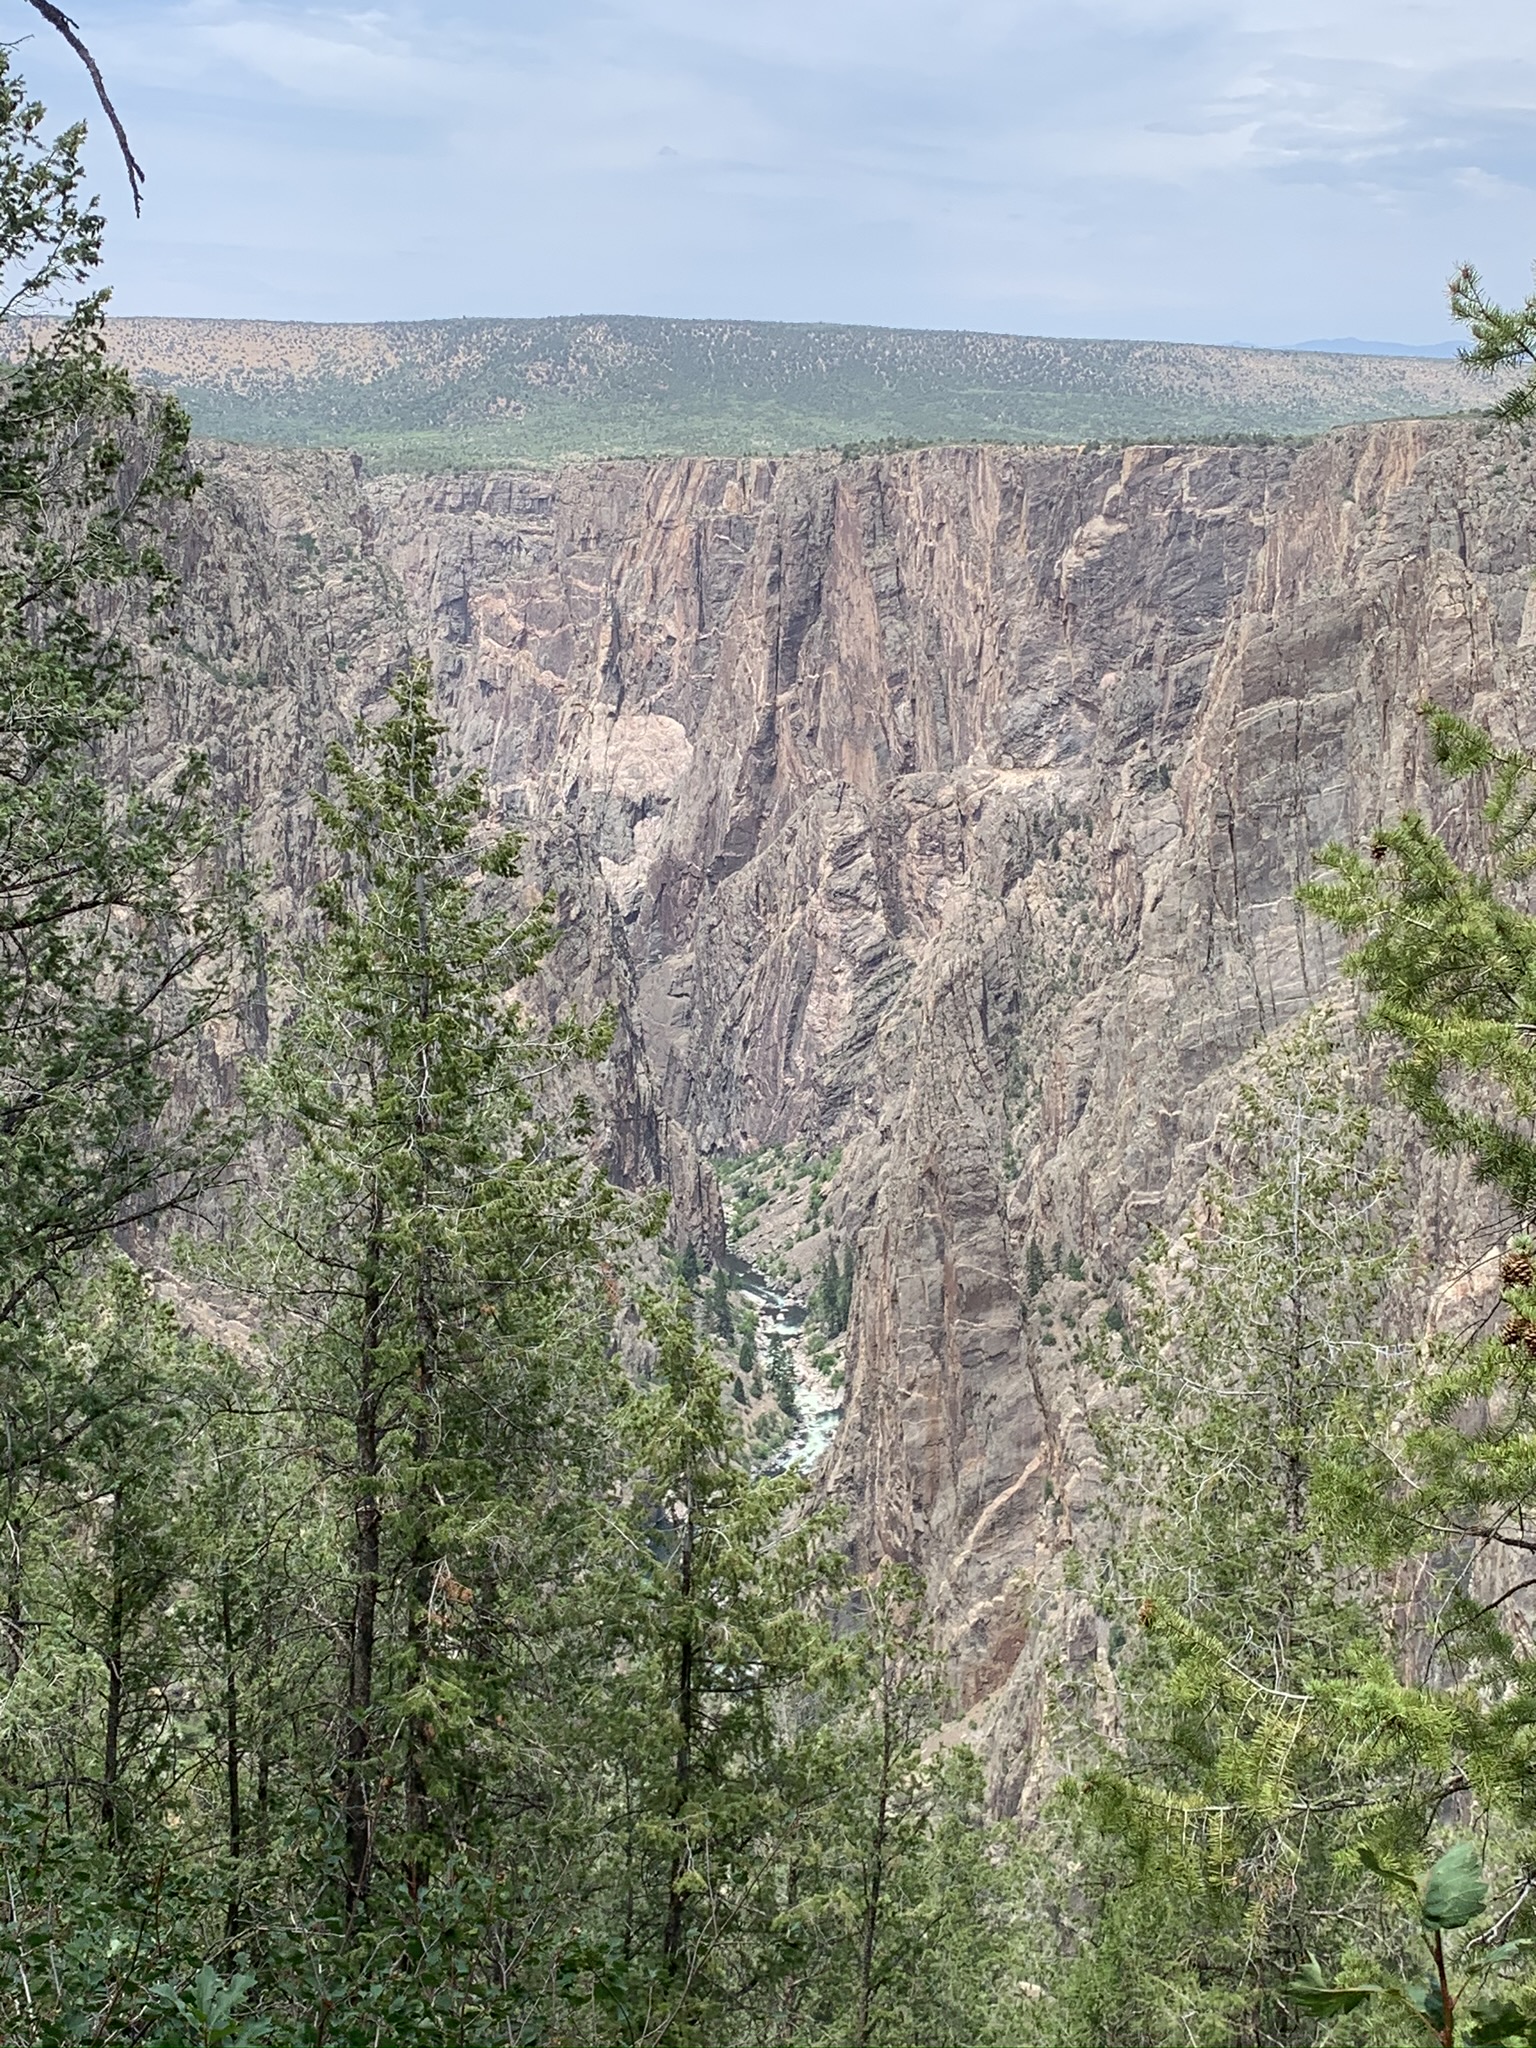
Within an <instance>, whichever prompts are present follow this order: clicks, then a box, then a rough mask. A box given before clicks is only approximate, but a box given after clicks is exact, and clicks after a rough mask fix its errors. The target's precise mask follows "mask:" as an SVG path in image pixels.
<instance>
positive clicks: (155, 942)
mask: <svg viewBox="0 0 1536 2048" xmlns="http://www.w3.org/2000/svg"><path fill="white" fill-rule="evenodd" d="M43 120H44V115H43V110H42V108H41V107H39V106H37V105H36V104H35V103H32V102H29V101H28V100H27V99H26V97H25V93H24V90H23V88H22V85H21V83H20V81H19V80H18V79H17V78H16V77H15V75H14V73H13V72H12V70H11V68H10V61H9V57H8V56H7V55H6V54H5V53H3V52H0V309H3V311H4V312H5V313H6V314H8V315H11V316H17V317H19V316H22V315H26V314H29V313H36V312H39V311H43V310H48V311H52V310H53V309H54V308H56V306H57V301H58V297H59V295H60V294H61V293H65V292H68V291H69V290H70V289H71V288H72V287H74V286H78V285H79V284H81V283H82V282H83V281H84V280H85V279H87V278H88V277H89V276H90V274H91V272H92V271H93V270H94V269H95V267H96V265H97V262H98V260H99V257H100V249H101V237H102V231H103V222H102V220H101V217H100V215H99V214H98V213H97V212H96V211H95V208H94V205H93V204H91V203H89V202H87V201H86V200H84V199H83V198H82V196H81V179H82V176H83V173H82V169H81V164H80V149H81V145H82V142H83V139H84V131H83V130H82V129H80V128H72V129H69V130H68V131H66V133H65V134H63V135H61V136H59V137H58V138H57V139H56V140H54V141H52V142H48V141H46V140H45V139H44V136H43V127H42V124H43ZM103 305H104V294H99V293H98V294H96V295H94V296H90V297H86V298H84V299H82V300H81V301H80V302H79V303H78V304H76V305H75V306H74V307H73V308H72V309H70V310H68V311H66V312H65V313H63V314H62V316H59V317H56V318H54V319H53V320H51V321H50V322H48V323H47V324H45V325H40V326H38V327H35V328H32V329H30V330H28V338H27V341H26V345H25V346H24V347H23V348H22V349H21V350H20V352H19V353H12V354H11V355H10V357H9V360H8V361H6V362H5V364H4V365H3V366H0V1352H3V1351H4V1348H5V1346H6V1345H7V1344H8V1343H9V1342H10V1341H11V1340H12V1338H13V1335H14V1332H15V1330H16V1326H17V1325H18V1322H20V1321H24V1320H25V1318H26V1315H27V1313H28V1310H29V1307H30V1306H31V1305H32V1304H33V1303H34V1302H35V1301H36V1300H37V1298H38V1296H39V1293H40V1291H46V1290H47V1289H49V1288H51V1287H53V1286H54V1285H55V1284H56V1283H57V1282H58V1281H59V1279H60V1277H61V1276H62V1275H63V1274H65V1273H66V1272H67V1271H68V1270H69V1268H70V1266H71V1263H72V1262H73V1261H74V1260H75V1259H76V1258H77V1257H78V1256H79V1255H80V1254H81V1253H82V1252H85V1251H88V1250H89V1249H90V1248H91V1247H92V1246H94V1245H95V1244H97V1243H99V1242H100V1241H101V1239H102V1238H103V1237H104V1236H105V1235H106V1234H107V1233H109V1232H111V1231H113V1230H115V1229H117V1228H120V1227H121V1226H122V1225H124V1224H127V1223H131V1222H134V1221H137V1220H143V1219H145V1218H148V1217H150V1216H153V1215H155V1214H157V1213H159V1212H160V1211H162V1210H164V1209H165V1208H167V1207H171V1206H175V1205H176V1204H177V1203H179V1202H183V1201H185V1200H186V1199H188V1198H189V1197H190V1196H191V1195H192V1194H193V1193H195V1192H196V1191H197V1190H198V1189H199V1188H200V1187H202V1186H203V1185H206V1183H207V1182H208V1180H209V1179H210V1178H212V1177H213V1176H214V1175H215V1174H216V1173H217V1172H218V1170H219V1167H220V1165H221V1163H222V1160H223V1158H224V1157H226V1156H227V1150H226V1148H225V1147H224V1146H222V1145H221V1144H219V1143H216V1142H214V1132H213V1127H212V1123H211V1120H210V1118H209V1117H208V1115H207V1114H206V1112H199V1111H196V1110H193V1111H192V1112H190V1113H181V1112H180V1111H178V1110H177V1109H176V1107H175V1105H174V1104H173V1100H172V1073H173V1063H174V1061H175V1059H176V1058H177V1057H178V1056H180V1055H181V1054H183V1053H185V1052H186V1051H188V1050H190V1048H191V1047H192V1046H193V1044H195V1042H196V1040H197V1038H198V1036H199V1034H200V1033H201V1032H202V1030H203V1028H204V1027H205V1025H206V1024H207V1023H208V1022H209V1021H210V1019H211V1018H212V1016H213V1015H214V1014H215V1013H216V1012H217V1010H218V1009H219V1007H220V1005H221V1003H222V1001H223V994H224V991H223V986H222V969H223V967H224V965H225V963H226V960H227V956H228V952H229V949H230V945H231V943H232V941H233V940H235V939H236V938H237V937H238V934H239V927H240V918H239V910H238V904H237V903H236V902H235V901H234V899H233V898H232V897H231V896H230V894H229V893H228V892H224V891H220V890H219V889H217V888H212V889H210V887H209V886H208V880H207V873H206V870H207V866H208V863H209V860H210V857H211V856H212V855H213V854H214V852H215V850H216V848H217V845H218V837H219V835H218V830H217V827H216V825H215V823H214V821H213V820H212V818H211V816H210V814H209V811H208V808H207V803H206V785H207V773H206V768H205V765H204V764H203V762H202V761H201V760H199V759H191V760H187V761H184V762H183V763H181V764H180V765H179V766H178V767H177V768H176V769H175V770H173V771H172V772H170V773H169V774H168V775H167V776H166V777H165V778H163V780H162V781H161V782H160V783H159V784H157V785H155V786H152V787H149V788H141V789H137V790H135V791H133V792H132V793H129V794H124V789H125V783H124V780H123V779H122V778H120V777H115V776H111V775H110V774H109V773H108V768H109V762H110V758H111V756H112V754H113V751H114V749H115V748H117V747H118V746H119V745H120V743H121V740H122V737H123V736H124V734H125V732H126V731H127V728H128V726H129V722H130V720H131V719H132V717H133V715H134V712H135V711H136V709H137V707H138V704H139V701H140V697H141V688H142V681H143V678H142V675H141V672H140V661H139V658H138V656H137V654H136V652H135V643H136V642H137V641H142V640H143V639H145V638H146V637H149V636H152V634H153V633H154V631H155V630H156V627H157V623H158V622H159V621H160V619H161V615H162V613H163V610H164V606H165V603H166V600H167V598H168V596H169V594H170V585H169V578H168V576H167V572H166V569H165V565H164V562H163V560H162V558H161V554H160V547H159V543H160V538H161V535H160V531H159V522H160V521H162V520H163V518H164V517H165V516H166V514H167V513H168V512H170V511H173V510H174V508H175V507H176V506H177V505H178V504H179V503H180V502H181V501H182V500H184V499H185V498H186V497H187V495H188V494H189V492H190V490H191V488H192V485H193V483H194V481H195V479H194V478H193V476H192V474H191V472H190V470H189V468H188V466H187V463H186V460H185V448H186V437H187V422H186V419H185V416H184V415H183V414H182V413H181V411H180V410H179V408H178V407H177V406H176V405H175V404H174V403H171V402H154V401H150V400H148V399H146V398H144V397H143V396H142V394H140V393H138V392H136V391H135V390H134V389H133V388H132V386H131V385H130V384H129V382H128V380H127V379H126V378H125V377H124V376H123V375H122V373H121V372H120V371H118V370H115V369H113V368H112V367H111V366H110V365H109V364H108V362H107V360H106V356H105V343H104V333H103V310H102V309H103ZM3 1369H5V1368H4V1366H3V1362H0V1370H3Z"/></svg>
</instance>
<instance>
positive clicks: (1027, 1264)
mask: <svg viewBox="0 0 1536 2048" xmlns="http://www.w3.org/2000/svg"><path fill="white" fill-rule="evenodd" d="M1049 1274H1050V1269H1049V1267H1048V1266H1047V1265H1046V1263H1045V1253H1044V1252H1043V1251H1041V1249H1040V1240H1039V1238H1038V1237H1032V1238H1031V1239H1030V1240H1029V1244H1028V1246H1027V1247H1026V1249H1025V1252H1024V1292H1025V1294H1026V1295H1027V1296H1028V1297H1029V1299H1030V1300H1031V1301H1033V1300H1034V1298H1035V1296H1036V1295H1037V1294H1038V1293H1039V1292H1040V1290H1041V1288H1042V1287H1043V1286H1044V1285H1045V1283H1046V1280H1047V1279H1048V1278H1049Z"/></svg>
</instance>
